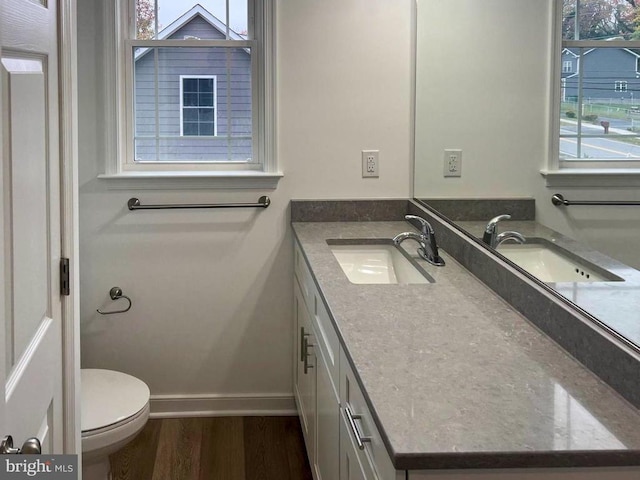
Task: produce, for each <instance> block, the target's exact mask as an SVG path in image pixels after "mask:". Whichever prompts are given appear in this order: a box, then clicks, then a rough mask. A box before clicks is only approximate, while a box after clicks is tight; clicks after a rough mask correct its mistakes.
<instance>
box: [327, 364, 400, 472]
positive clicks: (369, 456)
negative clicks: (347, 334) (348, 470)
mask: <svg viewBox="0 0 640 480" xmlns="http://www.w3.org/2000/svg"><path fill="white" fill-rule="evenodd" d="M340 356H341V358H340V407H341V408H340V410H341V416H342V417H343V420H345V421H346V422H347V425H348V426H349V428H348V431H349V436H350V438H351V440H352V441H354V443H355V444H356V446H357V445H358V440H357V437H360V439H361V440H362V446H361V447H359V448H358V449H357V450H358V453H359V454H360V462H361V463H362V464H363V465H365V464H366V463H367V462H368V463H370V464H371V466H372V468H373V471H375V474H376V476H375V477H374V478H376V479H378V478H379V479H381V480H382V479H385V480H386V478H387V477H388V475H387V474H386V471H387V465H388V464H389V463H390V459H389V455H388V454H387V449H386V448H385V446H384V444H383V443H382V437H381V436H380V433H379V432H378V429H377V428H376V426H375V423H374V422H373V417H372V415H371V412H370V411H369V407H368V406H367V404H366V402H365V399H364V395H363V393H362V391H361V390H360V386H359V385H358V383H357V380H356V378H355V375H354V374H353V371H352V369H351V366H350V365H349V362H348V360H347V358H346V356H345V355H344V352H341V354H340ZM348 412H349V413H351V416H352V417H354V419H353V422H350V421H349V419H348ZM391 478H395V475H393V476H392V477H391Z"/></svg>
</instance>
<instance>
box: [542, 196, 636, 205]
mask: <svg viewBox="0 0 640 480" xmlns="http://www.w3.org/2000/svg"><path fill="white" fill-rule="evenodd" d="M551 203H553V204H554V205H555V206H556V207H559V206H561V205H564V206H565V207H569V206H571V205H640V202H635V201H618V200H581V201H571V200H566V199H565V198H564V196H562V195H561V194H560V193H554V194H553V196H552V197H551Z"/></svg>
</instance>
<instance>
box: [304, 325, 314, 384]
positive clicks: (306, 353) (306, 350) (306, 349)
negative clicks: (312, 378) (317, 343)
mask: <svg viewBox="0 0 640 480" xmlns="http://www.w3.org/2000/svg"><path fill="white" fill-rule="evenodd" d="M308 335H309V334H307V336H306V337H304V374H305V375H306V374H307V373H309V369H310V368H313V365H309V347H313V343H309V337H308Z"/></svg>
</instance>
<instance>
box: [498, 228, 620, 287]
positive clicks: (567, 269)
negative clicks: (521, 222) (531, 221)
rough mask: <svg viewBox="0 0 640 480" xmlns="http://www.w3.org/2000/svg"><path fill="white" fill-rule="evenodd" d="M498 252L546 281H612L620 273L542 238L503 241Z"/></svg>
mask: <svg viewBox="0 0 640 480" xmlns="http://www.w3.org/2000/svg"><path fill="white" fill-rule="evenodd" d="M497 250H498V252H499V253H501V254H502V255H504V256H505V257H507V258H508V259H509V260H511V261H512V262H513V263H515V264H516V265H518V266H519V267H521V268H523V269H524V270H526V271H527V272H529V273H531V274H532V275H534V276H535V277H537V278H538V279H540V280H542V281H543V282H547V283H559V282H612V281H621V280H622V279H621V278H620V277H617V276H616V275H613V274H612V273H610V272H607V271H606V270H604V269H602V268H600V267H598V266H596V265H593V264H591V263H589V262H587V261H585V260H584V259H577V258H575V257H574V256H572V255H571V254H570V253H569V252H566V251H565V250H564V249H562V248H561V247H558V246H557V245H554V244H553V243H551V242H547V241H545V240H544V239H535V238H532V239H527V243H524V244H522V245H518V244H502V245H500V246H499V247H498V249H497Z"/></svg>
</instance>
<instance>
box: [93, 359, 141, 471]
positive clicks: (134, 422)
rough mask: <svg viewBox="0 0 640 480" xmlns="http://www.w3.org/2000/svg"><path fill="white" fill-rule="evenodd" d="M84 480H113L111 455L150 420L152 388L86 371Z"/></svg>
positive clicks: (126, 378)
mask: <svg viewBox="0 0 640 480" xmlns="http://www.w3.org/2000/svg"><path fill="white" fill-rule="evenodd" d="M81 380H82V478H83V479H84V480H107V479H110V478H111V475H110V472H111V468H110V465H109V455H111V454H112V453H115V452H117V451H118V450H120V449H121V448H122V447H124V446H125V445H126V444H127V443H128V442H130V441H131V440H133V438H134V437H135V436H136V435H137V434H138V433H140V430H142V428H143V427H144V426H145V424H146V423H147V420H148V419H149V394H150V392H149V387H148V386H147V384H146V383H144V382H143V381H142V380H139V379H137V378H136V377H132V376H131V375H127V374H126V373H121V372H114V371H112V370H99V369H82V370H81Z"/></svg>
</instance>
